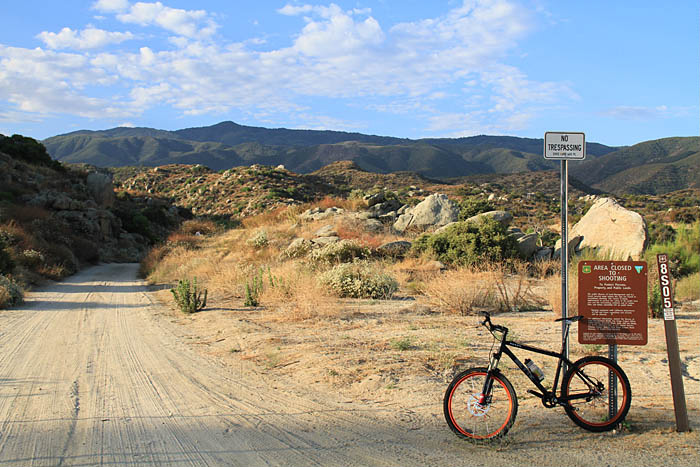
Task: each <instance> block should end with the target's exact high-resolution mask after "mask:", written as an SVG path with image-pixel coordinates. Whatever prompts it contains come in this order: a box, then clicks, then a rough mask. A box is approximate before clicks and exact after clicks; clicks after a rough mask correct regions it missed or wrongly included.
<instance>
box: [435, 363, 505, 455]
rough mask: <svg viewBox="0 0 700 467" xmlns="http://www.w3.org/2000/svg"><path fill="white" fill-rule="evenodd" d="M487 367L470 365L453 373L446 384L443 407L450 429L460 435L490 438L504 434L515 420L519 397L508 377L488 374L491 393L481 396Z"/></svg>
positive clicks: (479, 438) (476, 438)
mask: <svg viewBox="0 0 700 467" xmlns="http://www.w3.org/2000/svg"><path fill="white" fill-rule="evenodd" d="M486 376H487V369H486V368H471V369H469V370H466V371H463V372H462V373H460V374H458V375H457V376H455V378H454V379H453V380H452V383H450V385H449V386H448V387H447V391H446V392H445V399H444V403H443V409H444V412H445V420H447V424H448V425H449V427H450V429H451V430H452V431H453V432H455V434H457V436H459V437H461V438H467V439H472V440H477V441H480V440H481V441H483V440H492V439H496V438H499V437H501V436H503V435H505V434H506V433H507V432H508V430H509V429H510V428H511V427H512V426H513V423H515V416H516V414H517V413H518V399H517V396H516V394H515V390H514V389H513V386H512V385H511V384H510V381H508V380H507V379H506V377H505V376H503V375H502V374H500V373H497V374H494V375H492V376H491V379H492V382H493V384H492V387H491V393H490V394H488V395H486V396H484V395H483V394H482V393H481V392H482V390H483V389H484V381H485V380H486Z"/></svg>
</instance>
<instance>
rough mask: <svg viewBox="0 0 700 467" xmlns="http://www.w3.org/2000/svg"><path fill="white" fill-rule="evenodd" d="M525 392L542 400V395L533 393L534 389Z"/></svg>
mask: <svg viewBox="0 0 700 467" xmlns="http://www.w3.org/2000/svg"><path fill="white" fill-rule="evenodd" d="M527 392H529V393H530V394H532V395H533V396H537V397H539V398H540V399H542V397H543V396H542V394H540V393H539V392H537V391H535V390H534V389H528V390H527Z"/></svg>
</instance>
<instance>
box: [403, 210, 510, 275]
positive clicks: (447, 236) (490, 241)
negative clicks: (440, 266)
mask: <svg viewBox="0 0 700 467" xmlns="http://www.w3.org/2000/svg"><path fill="white" fill-rule="evenodd" d="M516 245H517V244H516V241H515V240H514V239H513V237H511V236H509V235H508V231H507V229H506V227H504V226H503V224H501V223H500V222H497V221H495V220H493V219H490V218H485V219H481V220H479V221H478V222H464V221H463V222H458V223H456V224H454V225H452V226H450V227H448V228H447V229H446V230H445V231H443V232H440V233H437V234H432V235H429V234H424V235H421V236H420V237H418V238H417V239H416V240H415V241H414V242H413V244H412V247H411V248H412V251H413V252H414V254H415V253H417V254H424V253H427V254H429V255H430V256H432V257H434V258H435V259H437V260H439V261H442V262H443V263H446V264H453V265H458V266H467V265H473V264H476V263H479V262H483V261H489V262H500V261H502V260H504V259H507V258H513V257H516V256H517V251H518V250H517V246H516Z"/></svg>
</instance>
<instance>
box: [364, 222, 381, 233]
mask: <svg viewBox="0 0 700 467" xmlns="http://www.w3.org/2000/svg"><path fill="white" fill-rule="evenodd" d="M363 227H364V229H365V230H366V231H368V232H372V233H380V232H382V231H383V230H384V224H383V223H382V222H381V221H378V220H377V219H366V220H365V221H364V222H363Z"/></svg>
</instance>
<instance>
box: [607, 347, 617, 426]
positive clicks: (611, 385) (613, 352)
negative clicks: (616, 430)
mask: <svg viewBox="0 0 700 467" xmlns="http://www.w3.org/2000/svg"><path fill="white" fill-rule="evenodd" d="M608 358H609V359H610V360H612V361H613V362H617V344H610V345H608ZM616 413H617V375H616V374H615V373H614V372H613V371H608V420H611V419H612V418H613V417H614V416H615V414H616Z"/></svg>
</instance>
